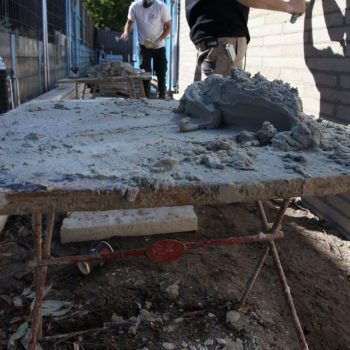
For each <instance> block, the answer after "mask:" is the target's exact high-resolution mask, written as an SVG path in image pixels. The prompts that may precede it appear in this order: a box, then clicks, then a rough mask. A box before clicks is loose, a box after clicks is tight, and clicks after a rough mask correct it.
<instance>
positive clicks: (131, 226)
mask: <svg viewBox="0 0 350 350" xmlns="http://www.w3.org/2000/svg"><path fill="white" fill-rule="evenodd" d="M197 229H198V219H197V215H196V213H195V212H194V210H193V207H192V206H178V207H162V208H146V209H131V210H110V211H104V212H73V213H71V214H70V215H69V217H68V218H66V219H65V220H64V221H63V225H62V228H61V242H62V243H68V242H83V241H97V240H101V239H106V238H109V237H114V236H119V237H124V236H148V235H156V234H162V233H172V232H189V231H196V230H197Z"/></svg>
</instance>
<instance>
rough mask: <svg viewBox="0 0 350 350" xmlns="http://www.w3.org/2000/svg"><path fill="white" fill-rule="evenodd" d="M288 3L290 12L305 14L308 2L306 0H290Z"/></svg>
mask: <svg viewBox="0 0 350 350" xmlns="http://www.w3.org/2000/svg"><path fill="white" fill-rule="evenodd" d="M288 4H289V6H290V8H291V9H290V13H291V14H293V13H296V14H298V15H299V16H301V15H303V14H304V13H305V11H306V2H305V0H289V1H288Z"/></svg>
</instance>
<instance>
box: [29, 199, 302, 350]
mask: <svg viewBox="0 0 350 350" xmlns="http://www.w3.org/2000/svg"><path fill="white" fill-rule="evenodd" d="M289 202H290V199H285V200H284V201H283V203H282V205H281V207H280V210H279V212H278V214H277V217H276V219H275V221H274V222H273V224H272V225H270V224H269V223H268V221H267V218H266V214H265V211H264V208H263V205H262V203H261V201H257V202H256V204H257V207H258V211H259V216H260V219H261V222H262V228H263V232H260V233H258V234H255V235H250V236H243V237H230V238H225V239H213V240H206V241H200V242H179V241H175V240H160V241H158V242H156V243H154V244H152V245H151V246H150V247H147V248H139V249H132V250H126V251H114V252H110V253H105V254H93V255H77V256H68V257H60V258H53V257H51V254H50V251H51V241H52V233H53V228H54V221H55V209H54V208H53V209H52V210H51V211H50V212H49V214H48V223H47V230H46V235H45V236H44V237H43V232H42V213H41V212H40V211H39V210H37V211H35V212H34V213H33V221H34V230H35V232H34V234H35V237H34V248H35V260H34V262H32V263H31V265H32V266H33V267H34V276H35V290H36V294H35V304H34V309H33V312H32V328H31V341H30V349H31V350H35V349H36V345H37V342H38V341H40V340H41V339H42V338H43V334H42V313H41V310H42V304H43V300H44V292H45V286H46V277H47V270H48V266H50V265H66V264H76V263H78V262H89V261H96V260H97V261H98V260H100V261H111V260H118V259H119V260H120V259H125V258H131V257H147V258H148V259H149V260H151V261H153V262H167V261H172V260H176V259H178V258H179V257H180V256H181V255H182V254H183V253H185V252H186V251H188V250H192V249H199V248H207V247H212V246H223V245H226V246H227V245H241V244H249V243H256V242H259V243H263V242H264V243H265V247H264V250H263V252H262V254H261V256H260V258H259V260H258V263H257V265H256V267H255V268H254V270H253V272H252V274H251V275H250V277H249V279H248V281H247V283H246V286H245V290H244V292H243V294H242V297H241V299H240V301H239V304H238V307H242V306H243V304H244V303H245V301H246V299H247V297H248V294H249V292H250V291H251V289H252V287H253V285H254V283H255V281H256V279H257V277H258V275H259V273H260V271H261V269H262V267H263V265H264V263H265V261H266V258H267V256H268V254H269V252H270V253H271V255H272V258H273V261H274V264H275V266H276V269H277V272H278V276H279V279H280V282H281V286H282V289H283V292H284V295H285V297H286V300H287V304H288V307H289V310H290V312H291V315H292V318H293V323H294V327H295V330H296V333H297V336H298V340H299V344H300V349H301V350H308V345H307V343H306V340H305V336H304V333H303V330H302V327H301V325H300V321H299V318H298V315H297V311H296V308H295V306H294V302H293V299H292V295H291V292H290V288H289V286H288V283H287V279H286V277H285V274H284V272H283V268H282V264H281V261H280V259H279V255H278V252H277V249H276V245H275V240H279V239H282V238H283V237H284V235H283V232H282V230H280V225H281V223H282V220H283V217H284V215H285V212H286V210H287V208H288V204H289Z"/></svg>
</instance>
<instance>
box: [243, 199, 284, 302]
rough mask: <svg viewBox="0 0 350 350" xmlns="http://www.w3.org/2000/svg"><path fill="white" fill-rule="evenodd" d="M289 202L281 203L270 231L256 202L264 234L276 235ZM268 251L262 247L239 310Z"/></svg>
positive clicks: (262, 210) (261, 206)
mask: <svg viewBox="0 0 350 350" xmlns="http://www.w3.org/2000/svg"><path fill="white" fill-rule="evenodd" d="M289 201H290V199H285V200H284V201H283V204H282V206H281V208H280V210H279V212H278V214H277V217H276V219H275V222H274V224H273V226H272V229H270V226H269V223H268V221H267V218H266V214H265V210H264V207H263V205H262V203H261V201H257V202H256V204H257V207H258V210H259V215H260V219H261V222H262V225H263V229H264V232H269V231H271V233H272V234H276V232H277V229H278V227H279V226H280V224H281V222H282V219H283V216H284V214H285V212H286V210H287V208H288V203H289ZM269 251H270V246H269V245H268V244H267V245H266V246H265V247H264V251H263V252H262V254H261V256H260V258H259V260H258V262H257V264H256V266H255V268H254V270H253V272H252V274H251V275H250V277H249V279H248V282H247V283H246V287H245V289H244V292H243V295H242V297H241V299H240V301H239V303H238V308H241V307H242V306H243V304H244V303H245V301H246V300H247V297H248V294H249V292H250V291H251V289H252V288H253V285H254V283H255V281H256V279H257V278H258V276H259V273H260V271H261V269H262V267H263V265H264V263H265V261H266V258H267V256H268V254H269Z"/></svg>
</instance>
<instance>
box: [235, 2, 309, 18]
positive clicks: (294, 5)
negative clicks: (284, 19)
mask: <svg viewBox="0 0 350 350" xmlns="http://www.w3.org/2000/svg"><path fill="white" fill-rule="evenodd" d="M236 1H237V2H239V3H240V4H242V5H244V6H247V7H252V8H257V9H264V10H272V11H281V12H287V13H290V14H297V15H299V16H301V15H303V14H304V13H305V11H306V2H305V0H289V1H288V2H285V1H283V0H236Z"/></svg>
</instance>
